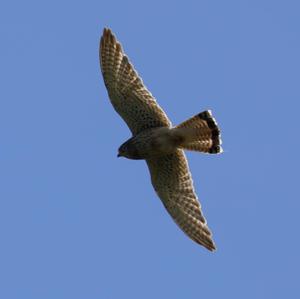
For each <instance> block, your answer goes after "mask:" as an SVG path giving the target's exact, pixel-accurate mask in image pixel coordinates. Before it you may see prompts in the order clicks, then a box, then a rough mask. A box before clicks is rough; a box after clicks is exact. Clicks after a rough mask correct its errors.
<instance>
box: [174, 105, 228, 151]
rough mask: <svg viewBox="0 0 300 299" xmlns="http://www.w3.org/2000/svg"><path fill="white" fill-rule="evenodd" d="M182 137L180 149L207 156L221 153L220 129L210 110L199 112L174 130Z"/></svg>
mask: <svg viewBox="0 0 300 299" xmlns="http://www.w3.org/2000/svg"><path fill="white" fill-rule="evenodd" d="M174 130H175V132H176V134H178V135H179V136H181V137H182V140H183V141H182V142H181V144H180V146H179V147H180V148H182V149H187V150H192V151H199V152H204V153H209V154H219V153H221V152H222V151H223V150H222V147H221V144H222V141H221V134H220V129H219V127H218V124H217V122H216V120H215V119H214V118H213V116H212V113H211V111H210V110H207V111H204V112H201V113H199V114H197V115H195V116H193V117H191V118H189V119H188V120H186V121H184V122H183V123H181V124H179V125H178V126H176V127H175V128H174Z"/></svg>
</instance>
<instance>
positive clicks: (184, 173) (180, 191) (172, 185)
mask: <svg viewBox="0 0 300 299" xmlns="http://www.w3.org/2000/svg"><path fill="white" fill-rule="evenodd" d="M99 59H100V68H101V72H102V75H103V79H104V84H105V86H106V89H107V92H108V96H109V99H110V102H111V103H112V106H113V108H114V109H115V110H116V112H117V113H118V114H119V115H120V116H121V117H122V118H123V120H124V121H125V122H126V124H127V126H128V127H129V129H130V131H131V133H132V136H131V137H130V138H129V139H128V140H127V141H126V142H124V143H123V144H122V145H121V146H120V147H119V149H118V157H125V158H128V159H133V160H145V161H146V163H147V165H148V168H149V171H150V177H151V182H152V185H153V187H154V190H155V191H156V193H157V195H158V197H159V198H160V199H161V201H162V203H163V205H164V207H165V208H166V210H167V212H168V213H169V214H170V216H171V217H172V218H173V220H174V221H175V223H176V224H177V225H178V226H179V228H180V229H181V230H182V231H183V232H184V233H185V234H186V235H187V236H188V237H189V238H190V239H192V240H193V241H195V242H196V243H198V244H199V245H202V246H204V247H205V248H207V249H208V250H210V251H214V250H215V249H216V245H215V243H214V241H213V238H212V233H211V230H210V229H209V227H208V225H207V221H206V219H205V217H204V215H203V213H202V209H201V205H200V202H199V200H198V197H197V194H196V192H195V189H194V185H193V180H192V176H191V173H190V170H189V166H188V161H187V158H186V156H185V153H184V150H191V151H197V152H202V153H208V154H219V153H221V152H222V151H223V150H222V147H221V143H222V142H221V133H220V129H219V127H218V124H217V122H216V120H215V118H214V117H213V115H212V112H211V111H210V110H206V111H204V112H201V113H198V114H197V115H195V116H193V117H191V118H189V119H188V120H186V121H184V122H182V123H181V124H179V125H177V126H172V124H171V121H170V120H169V118H168V116H167V115H166V113H165V112H164V110H163V109H162V108H161V107H160V106H159V104H158V103H157V101H156V99H155V98H154V97H153V96H152V94H151V93H150V91H149V90H148V89H147V88H146V86H145V85H144V83H143V81H142V79H141V77H140V76H139V75H138V73H137V71H136V70H135V68H134V66H133V65H132V63H131V62H130V61H129V58H128V56H127V55H126V54H125V52H124V51H123V48H122V45H121V43H120V42H119V41H118V40H117V38H116V37H115V35H114V33H113V32H112V31H111V29H109V28H104V30H103V34H102V36H101V39H100V47H99Z"/></svg>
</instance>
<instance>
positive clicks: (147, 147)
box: [119, 127, 183, 160]
mask: <svg viewBox="0 0 300 299" xmlns="http://www.w3.org/2000/svg"><path fill="white" fill-rule="evenodd" d="M182 140H183V138H182V137H181V136H179V135H178V134H176V132H174V129H170V128H167V127H158V128H151V129H148V130H144V131H142V132H141V133H139V134H137V135H135V136H133V137H131V138H130V139H128V140H127V141H126V142H125V143H123V144H122V145H121V147H120V148H119V156H124V157H126V158H128V159H135V160H140V159H149V158H153V157H159V156H164V155H167V154H171V153H173V152H175V151H176V149H177V148H178V146H179V145H180V143H181V142H182Z"/></svg>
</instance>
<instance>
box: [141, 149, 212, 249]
mask: <svg viewBox="0 0 300 299" xmlns="http://www.w3.org/2000/svg"><path fill="white" fill-rule="evenodd" d="M146 161H147V164H148V167H149V170H150V174H151V181H152V185H153V187H154V189H155V191H156V193H157V194H158V196H159V197H160V199H161V200H162V202H163V204H164V206H165V207H166V209H167V211H168V212H169V214H170V215H171V217H172V218H173V219H174V221H175V222H176V223H177V225H178V226H179V227H180V228H181V229H182V230H183V231H184V232H185V233H186V234H187V235H188V236H189V237H190V238H191V239H192V240H194V241H195V242H197V243H198V244H200V245H202V246H204V247H206V248H207V249H209V250H211V251H213V250H215V249H216V247H215V244H214V242H213V239H212V234H211V232H210V230H209V228H208V226H207V224H206V220H205V218H204V216H203V214H202V211H201V206H200V203H199V201H198V199H197V195H196V193H195V190H194V187H193V181H192V177H191V174H190V171H189V167H188V163H187V160H186V157H185V155H184V152H183V151H182V150H180V149H178V150H177V151H176V152H175V153H173V154H170V155H166V156H161V157H153V158H151V159H147V160H146Z"/></svg>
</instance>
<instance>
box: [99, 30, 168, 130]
mask: <svg viewBox="0 0 300 299" xmlns="http://www.w3.org/2000/svg"><path fill="white" fill-rule="evenodd" d="M99 55H100V65H101V71H102V74H103V78H104V83H105V86H106V88H107V90H108V94H109V97H110V100H111V103H112V104H113V106H114V108H115V110H116V111H117V112H118V113H119V114H120V115H121V117H122V118H123V119H124V120H125V122H126V123H127V125H128V127H129V128H130V130H131V132H132V134H133V135H136V134H138V133H139V132H141V131H143V130H145V129H149V128H155V127H165V126H167V127H169V126H171V123H170V121H169V119H168V117H167V115H166V114H165V113H164V111H163V110H162V109H161V108H160V106H159V105H158V104H157V102H156V100H155V98H154V97H153V96H152V95H151V93H150V92H149V91H148V90H147V88H146V87H145V86H144V84H143V81H142V79H141V78H140V77H139V75H138V74H137V72H136V71H135V69H134V67H133V65H132V64H131V63H130V62H129V60H128V58H127V56H126V55H125V53H124V52H123V50H122V46H121V44H120V43H119V42H118V41H117V40H116V38H115V36H114V35H113V33H112V32H111V31H110V29H106V28H105V29H104V31H103V35H102V37H101V41H100V53H99Z"/></svg>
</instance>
